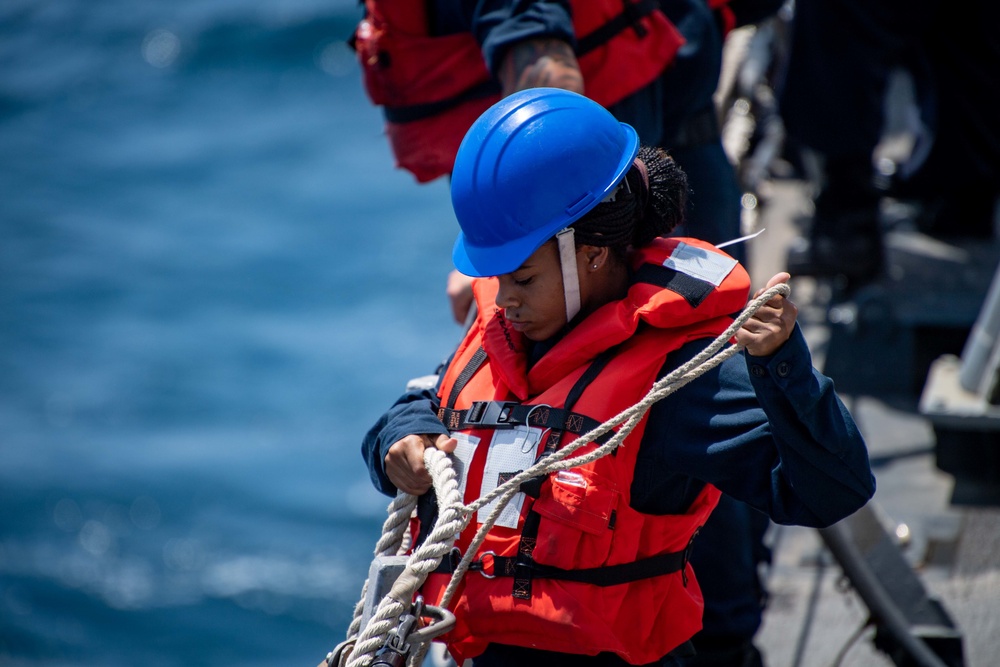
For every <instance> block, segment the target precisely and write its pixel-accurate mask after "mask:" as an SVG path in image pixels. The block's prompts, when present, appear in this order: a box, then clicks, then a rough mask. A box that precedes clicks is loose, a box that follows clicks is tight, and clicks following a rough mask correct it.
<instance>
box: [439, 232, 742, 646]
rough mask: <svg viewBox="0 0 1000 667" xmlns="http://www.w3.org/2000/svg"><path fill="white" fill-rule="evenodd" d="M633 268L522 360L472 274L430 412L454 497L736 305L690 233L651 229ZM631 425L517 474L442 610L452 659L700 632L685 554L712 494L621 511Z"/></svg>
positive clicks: (590, 412) (581, 418)
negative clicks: (456, 339) (545, 347)
mask: <svg viewBox="0 0 1000 667" xmlns="http://www.w3.org/2000/svg"><path fill="white" fill-rule="evenodd" d="M633 269H634V270H633V283H632V285H631V286H630V288H629V292H628V296H627V298H625V299H623V300H621V301H615V302H612V303H609V304H606V305H604V306H603V307H601V308H600V309H598V310H597V311H595V312H594V313H592V314H591V315H590V316H588V317H587V318H586V319H585V320H584V321H582V322H580V323H579V324H578V325H576V326H575V327H574V328H573V329H572V330H570V331H569V332H568V333H567V334H566V336H565V337H563V338H562V339H561V340H560V341H559V342H558V343H556V344H555V345H554V346H553V347H552V349H550V350H549V351H547V352H546V353H545V354H544V355H543V356H542V357H541V358H540V359H539V360H538V361H537V362H536V363H535V364H534V365H533V366H532V367H531V368H530V369H528V368H527V360H526V353H525V340H524V339H523V337H522V336H521V335H520V334H519V333H518V332H516V331H514V330H513V329H511V328H509V327H508V326H507V322H506V321H505V319H504V316H503V312H502V311H500V310H499V309H497V308H496V307H495V304H494V298H495V295H496V291H497V281H496V279H482V280H478V281H476V282H475V283H474V288H473V289H474V292H475V295H476V299H477V302H478V306H479V312H480V315H479V317H478V319H477V321H476V322H475V324H474V325H473V326H472V328H471V329H470V330H469V332H468V334H467V336H466V337H465V339H464V340H463V342H462V344H461V345H460V347H459V349H458V350H457V351H456V354H455V356H454V358H453V360H452V362H451V363H450V365H449V367H448V369H447V371H446V372H445V375H444V377H443V380H442V384H441V389H440V394H439V396H440V398H441V409H440V411H439V415H438V416H439V417H440V418H441V419H442V422H443V423H444V424H445V425H446V426H448V428H449V430H450V431H451V432H452V434H453V435H454V436H455V437H456V438H457V439H458V440H459V447H458V450H457V451H456V459H457V461H459V464H458V466H459V469H460V478H461V480H462V484H463V485H464V488H465V496H464V497H465V502H471V501H473V500H475V499H477V498H480V497H482V496H483V495H484V494H485V493H486V492H488V491H489V490H491V489H492V488H494V487H496V486H497V485H498V484H499V483H502V481H503V480H504V479H505V476H509V475H511V474H513V473H516V472H519V471H520V470H523V469H525V468H527V467H528V466H529V465H530V464H531V463H532V462H533V461H534V460H536V459H537V457H539V456H544V455H546V454H547V453H551V452H553V451H555V450H556V449H557V448H558V447H559V445H560V443H562V444H566V443H568V442H571V441H572V440H573V439H575V438H576V437H577V435H579V434H583V433H586V432H588V431H589V430H591V429H592V428H593V427H595V426H596V425H598V424H600V423H601V422H603V421H605V420H607V419H609V418H611V417H613V416H615V415H617V414H619V413H620V412H621V411H622V410H624V409H626V408H628V407H630V406H632V405H634V404H635V403H637V402H638V401H639V400H641V399H642V398H643V397H644V396H645V394H646V393H647V392H648V390H649V389H650V387H651V386H652V385H653V383H654V382H655V380H656V376H657V374H658V372H659V371H660V369H661V368H662V366H663V363H664V361H665V359H666V356H667V354H668V353H669V352H671V351H673V350H676V349H678V348H679V347H680V346H681V345H683V344H684V343H686V342H688V341H691V340H695V339H701V338H706V337H715V336H717V335H718V334H719V333H721V332H722V331H724V330H725V328H726V327H727V326H728V325H729V324H730V323H731V322H732V319H731V317H730V314H731V313H734V312H738V311H739V310H740V309H741V308H742V307H743V306H744V305H745V304H746V298H747V293H748V290H749V277H748V276H747V273H746V271H745V270H744V269H743V268H742V267H741V266H740V265H738V264H736V263H735V260H732V259H731V258H729V256H728V255H725V254H724V253H722V252H721V251H719V250H716V249H715V248H714V247H712V246H711V245H709V244H707V243H704V242H702V241H697V240H694V239H680V238H672V239H658V240H656V241H655V242H654V243H653V244H652V245H650V246H649V247H646V248H643V249H642V250H640V251H638V252H636V253H634V255H633ZM715 283H717V284H715ZM645 424H646V420H645V419H643V420H642V421H641V422H640V424H639V425H638V426H637V427H636V428H635V430H634V431H633V432H632V433H631V434H630V435H629V437H628V438H626V440H625V442H624V443H623V445H622V446H621V447H619V448H618V449H617V450H616V451H615V453H614V454H613V455H608V456H604V457H602V458H600V459H598V460H596V461H593V462H591V463H588V464H585V465H581V466H578V467H574V468H572V469H569V470H565V471H558V472H553V473H550V474H549V475H547V476H546V477H545V478H544V479H539V480H535V481H534V483H532V484H525V485H522V487H521V488H522V491H523V492H524V493H522V494H519V495H518V496H517V497H516V498H515V501H514V502H513V503H511V505H509V506H508V508H507V509H506V510H505V511H504V513H503V514H501V515H500V519H499V520H498V522H497V524H496V525H494V527H493V528H492V529H491V530H490V532H489V534H488V537H487V538H486V541H485V542H484V544H483V545H482V547H481V548H480V549H479V551H478V553H477V555H476V558H475V562H474V570H475V571H470V572H468V573H466V575H465V576H464V578H463V579H462V582H461V584H460V588H459V590H458V593H457V595H456V596H455V598H454V599H453V601H452V603H451V605H450V606H451V608H452V610H453V611H454V612H455V614H456V617H457V625H456V627H455V628H454V629H453V630H452V631H451V632H449V633H448V634H447V635H445V636H444V641H446V642H447V643H448V647H449V650H450V651H451V653H452V655H453V656H454V657H455V659H456V660H457V661H458V663H459V664H462V661H463V660H465V659H467V658H471V657H474V656H476V655H479V654H480V653H482V652H483V651H484V650H485V648H486V646H487V644H489V643H491V642H495V643H500V644H512V645H517V646H525V647H533V648H539V649H544V650H549V651H559V652H564V653H572V654H587V655H594V654H597V653H599V652H605V651H610V652H614V653H616V654H618V655H619V656H621V657H622V658H623V659H625V660H626V661H628V662H629V663H631V664H645V663H649V662H652V661H654V660H657V659H659V658H660V657H662V656H664V655H666V654H667V653H669V652H670V651H671V650H673V649H674V648H675V647H677V646H679V645H680V644H682V643H683V642H684V641H686V640H687V639H689V638H690V637H691V636H692V635H694V634H695V632H697V631H698V630H699V629H700V627H701V615H702V607H703V601H702V596H701V590H700V588H699V586H698V583H697V581H696V580H695V578H694V575H693V573H692V572H691V570H690V567H689V565H688V563H687V550H688V547H689V545H690V544H691V541H692V538H693V536H694V534H695V532H696V531H697V530H698V528H699V527H700V526H701V525H702V524H704V522H705V519H706V518H707V517H708V515H709V513H710V512H711V511H712V509H713V508H714V507H715V504H716V502H717V501H718V498H719V491H718V490H717V489H715V487H713V486H711V485H706V486H705V487H704V489H703V490H702V492H701V493H700V495H699V496H698V497H697V499H696V501H695V502H694V503H693V504H692V506H691V507H690V508H689V509H688V510H687V512H686V513H684V514H680V515H665V516H653V515H648V514H642V513H640V512H638V511H636V510H634V509H632V508H631V506H630V493H631V487H632V478H633V475H634V471H635V465H636V457H637V454H638V450H639V443H640V442H641V440H642V434H643V431H644V429H645ZM597 446H598V445H597V444H595V443H588V444H587V445H585V446H584V448H582V449H581V450H578V451H577V453H583V452H585V451H590V450H591V449H593V448H594V447H597ZM490 509H492V506H487V507H486V508H483V509H482V510H481V511H480V513H479V514H478V515H477V517H475V519H476V520H475V521H472V522H470V526H469V527H468V528H467V529H466V531H465V532H463V534H462V535H461V536H460V537H459V539H458V540H457V543H456V545H457V547H458V548H459V550H461V551H463V552H464V551H465V550H466V549H467V547H468V545H469V543H470V540H471V538H472V536H473V535H474V533H475V531H476V530H477V529H478V527H479V525H481V523H482V521H484V520H485V516H486V515H487V514H488V512H489V511H490ZM445 570H447V568H445ZM450 576H451V575H450V573H448V572H443V573H436V574H432V575H430V577H429V578H428V580H427V582H426V583H425V585H424V587H423V590H422V592H423V595H424V598H425V600H426V601H427V602H428V603H430V604H438V603H439V602H440V601H441V599H442V595H443V592H444V589H445V587H446V585H447V584H448V581H449V579H450Z"/></svg>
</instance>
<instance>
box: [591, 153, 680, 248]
mask: <svg viewBox="0 0 1000 667" xmlns="http://www.w3.org/2000/svg"><path fill="white" fill-rule="evenodd" d="M636 160H637V163H638V162H639V161H641V162H642V165H643V166H644V167H645V169H644V170H643V169H641V168H640V166H639V165H638V164H633V165H632V168H631V169H629V171H628V173H627V174H626V176H625V181H623V183H622V184H621V185H620V186H619V187H618V190H617V191H616V192H615V193H614V195H613V197H612V198H611V199H609V200H607V201H604V202H601V203H600V204H598V205H597V206H595V207H594V209H593V210H591V211H590V212H589V213H587V215H585V216H583V217H582V218H580V219H579V220H577V221H576V222H575V223H573V230H574V231H575V233H576V242H577V243H578V244H580V245H594V246H599V247H608V248H611V249H612V250H613V251H615V252H616V254H618V255H620V256H624V255H625V253H626V252H627V250H628V248H629V247H633V248H638V247H641V246H644V245H647V244H649V243H650V242H651V241H652V240H653V239H655V238H656V237H658V236H663V235H665V234H669V233H670V232H671V231H672V230H673V229H674V227H676V226H677V225H678V224H680V223H681V222H682V221H683V219H684V207H685V205H686V203H687V188H688V186H687V176H686V175H685V174H684V171H683V170H682V169H681V168H680V166H679V165H678V164H677V163H676V162H674V160H673V158H671V157H670V156H669V155H668V154H667V153H666V151H664V150H663V149H660V148H653V147H649V146H643V147H641V148H640V149H639V154H638V156H637V158H636ZM643 171H645V174H643Z"/></svg>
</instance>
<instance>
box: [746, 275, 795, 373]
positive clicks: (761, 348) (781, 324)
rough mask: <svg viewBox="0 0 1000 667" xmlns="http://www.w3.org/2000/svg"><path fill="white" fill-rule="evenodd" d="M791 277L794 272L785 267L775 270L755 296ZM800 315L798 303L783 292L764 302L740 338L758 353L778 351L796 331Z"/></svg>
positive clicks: (748, 322) (769, 353) (764, 354)
mask: <svg viewBox="0 0 1000 667" xmlns="http://www.w3.org/2000/svg"><path fill="white" fill-rule="evenodd" d="M789 278H791V276H790V275H788V274H787V273H785V272H784V271H782V272H781V273H778V274H775V275H774V276H773V277H772V278H771V279H770V280H768V281H767V286H766V287H764V288H762V289H759V290H757V292H756V294H754V298H755V299H756V298H757V297H758V296H760V295H761V294H763V293H764V292H765V291H767V290H768V289H770V288H772V287H774V286H775V285H777V284H779V283H784V282H788V279H789ZM798 315H799V309H798V308H796V306H795V304H794V303H792V302H791V301H789V300H788V299H786V298H785V297H783V296H781V295H780V294H779V295H777V296H775V297H774V298H772V299H771V300H770V301H768V302H767V303H765V304H764V305H762V306H761V307H760V309H759V310H758V311H757V312H756V313H754V315H753V317H751V318H750V319H749V320H747V321H746V323H745V324H744V325H743V326H742V328H740V330H739V331H737V332H736V342H737V343H739V344H740V345H742V346H744V347H745V348H746V349H747V352H749V353H750V354H751V355H752V356H755V357H766V356H768V355H771V354H774V353H775V352H777V351H778V349H779V348H780V347H781V346H782V345H784V344H785V341H787V340H788V338H789V337H790V336H791V335H792V331H793V330H794V329H795V320H796V318H797V317H798Z"/></svg>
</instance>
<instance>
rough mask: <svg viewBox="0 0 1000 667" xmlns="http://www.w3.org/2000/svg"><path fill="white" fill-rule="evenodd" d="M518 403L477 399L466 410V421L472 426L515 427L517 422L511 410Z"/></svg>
mask: <svg viewBox="0 0 1000 667" xmlns="http://www.w3.org/2000/svg"><path fill="white" fill-rule="evenodd" d="M518 405H520V404H519V403H517V402H515V401H476V402H474V403H473V404H472V405H471V406H469V409H468V411H466V413H465V422H466V423H467V424H469V425H470V426H492V427H493V428H513V427H514V426H517V423H516V422H515V421H513V420H512V418H511V411H512V410H513V409H514V408H515V407H517V406H518Z"/></svg>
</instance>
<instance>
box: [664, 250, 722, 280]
mask: <svg viewBox="0 0 1000 667" xmlns="http://www.w3.org/2000/svg"><path fill="white" fill-rule="evenodd" d="M736 264H737V262H736V260H735V259H733V258H732V257H727V256H725V255H720V254H719V253H717V252H712V251H710V250H704V249H702V248H695V247H694V246H690V245H688V244H686V243H683V242H682V243H678V244H677V247H676V248H674V251H673V252H672V253H670V257H668V258H667V260H666V261H665V262H663V266H666V267H667V268H670V269H674V270H675V271H680V272H681V273H684V274H687V275H689V276H691V277H692V278H698V279H699V280H704V281H705V282H709V283H712V284H713V285H715V286H716V287H718V286H719V285H721V284H722V281H723V280H725V278H726V276H728V275H729V272H730V271H732V270H733V267H735V266H736Z"/></svg>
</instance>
